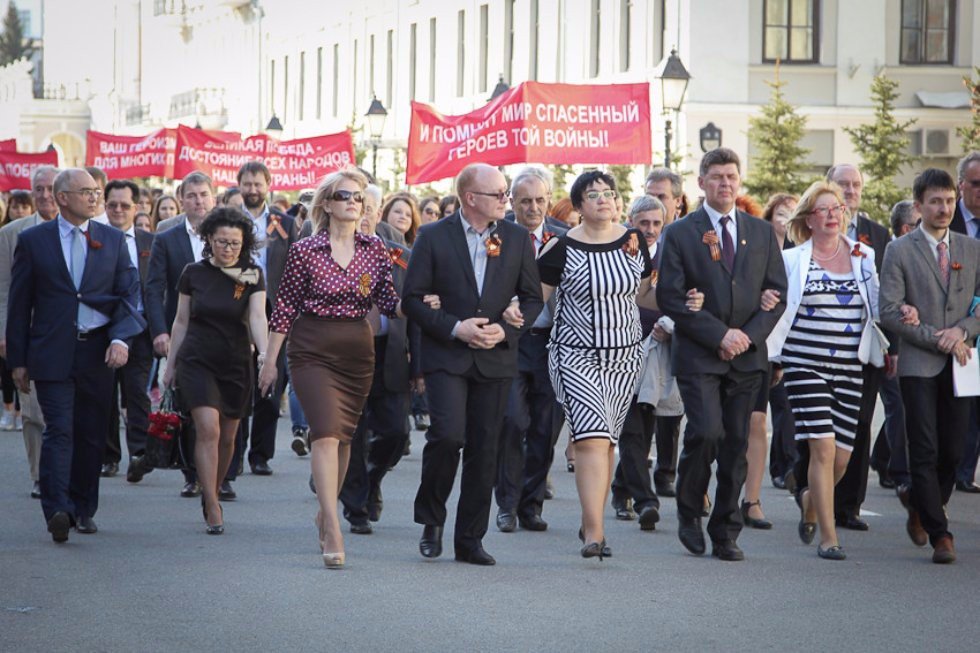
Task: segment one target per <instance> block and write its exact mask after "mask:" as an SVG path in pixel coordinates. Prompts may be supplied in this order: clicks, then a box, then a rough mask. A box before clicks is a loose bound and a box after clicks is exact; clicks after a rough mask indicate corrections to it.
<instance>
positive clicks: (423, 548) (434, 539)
mask: <svg viewBox="0 0 980 653" xmlns="http://www.w3.org/2000/svg"><path fill="white" fill-rule="evenodd" d="M419 553H421V554H422V556H423V557H425V558H438V557H439V556H441V555H442V526H426V527H425V528H423V529H422V539H420V540H419Z"/></svg>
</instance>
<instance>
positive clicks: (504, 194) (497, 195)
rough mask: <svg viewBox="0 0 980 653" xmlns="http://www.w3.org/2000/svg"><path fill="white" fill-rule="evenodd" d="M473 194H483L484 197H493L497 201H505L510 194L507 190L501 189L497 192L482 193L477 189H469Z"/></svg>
mask: <svg viewBox="0 0 980 653" xmlns="http://www.w3.org/2000/svg"><path fill="white" fill-rule="evenodd" d="M470 192H471V193H473V194H474V195H483V196H484V197H495V198H496V199H497V201H498V202H506V201H507V198H508V197H509V196H510V195H509V194H508V193H507V191H505V190H502V191H500V192H499V193H484V192H481V191H478V190H471V191H470Z"/></svg>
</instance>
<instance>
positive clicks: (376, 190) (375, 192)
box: [364, 184, 384, 208]
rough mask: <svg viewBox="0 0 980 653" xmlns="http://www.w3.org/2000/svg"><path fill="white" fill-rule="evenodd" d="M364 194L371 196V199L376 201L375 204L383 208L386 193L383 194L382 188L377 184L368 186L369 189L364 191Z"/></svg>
mask: <svg viewBox="0 0 980 653" xmlns="http://www.w3.org/2000/svg"><path fill="white" fill-rule="evenodd" d="M364 194H365V195H370V196H371V198H372V199H374V203H375V204H377V205H378V207H379V208H380V207H381V204H382V202H381V199H382V197H383V196H384V193H382V191H381V187H380V186H377V185H375V184H368V185H367V187H366V188H365V189H364Z"/></svg>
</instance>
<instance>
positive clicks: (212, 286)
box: [175, 260, 265, 419]
mask: <svg viewBox="0 0 980 653" xmlns="http://www.w3.org/2000/svg"><path fill="white" fill-rule="evenodd" d="M252 267H254V266H252ZM242 286H243V287H242ZM177 289H178V290H179V291H180V293H181V294H183V295H189V296H190V298H191V315H190V320H189V322H188V324H187V334H186V335H185V336H184V342H183V343H182V344H181V346H180V351H179V352H177V358H176V363H177V370H176V375H175V376H176V379H177V387H178V389H179V390H180V396H181V404H182V405H183V407H184V409H185V410H187V411H190V410H191V409H192V408H198V407H200V406H209V407H212V408H217V409H218V412H219V413H220V414H221V415H222V416H224V417H227V418H231V419H240V418H242V417H247V416H248V415H249V414H250V413H251V408H252V386H253V385H254V383H255V379H254V375H255V372H254V368H253V365H252V352H251V338H250V337H249V328H248V304H249V298H250V297H251V296H252V293H256V292H264V291H265V280H264V279H263V278H262V274H261V271H259V277H258V283H257V284H238V283H236V281H235V279H233V278H231V277H230V276H228V275H227V274H225V273H224V272H222V271H221V270H220V269H218V268H216V267H215V266H213V265H211V264H210V263H209V262H208V261H207V260H204V261H200V262H198V263H191V264H189V265H188V266H187V267H185V268H184V271H183V273H182V274H181V276H180V281H179V282H177Z"/></svg>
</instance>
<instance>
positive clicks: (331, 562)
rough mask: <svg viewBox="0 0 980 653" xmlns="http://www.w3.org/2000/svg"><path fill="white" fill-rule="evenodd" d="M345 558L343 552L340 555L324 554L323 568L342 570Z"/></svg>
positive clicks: (345, 555)
mask: <svg viewBox="0 0 980 653" xmlns="http://www.w3.org/2000/svg"><path fill="white" fill-rule="evenodd" d="M346 558H347V554H345V553H344V552H343V551H341V552H340V553H324V554H323V566H324V567H326V568H327V569H343V568H344V561H345V560H346Z"/></svg>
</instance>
